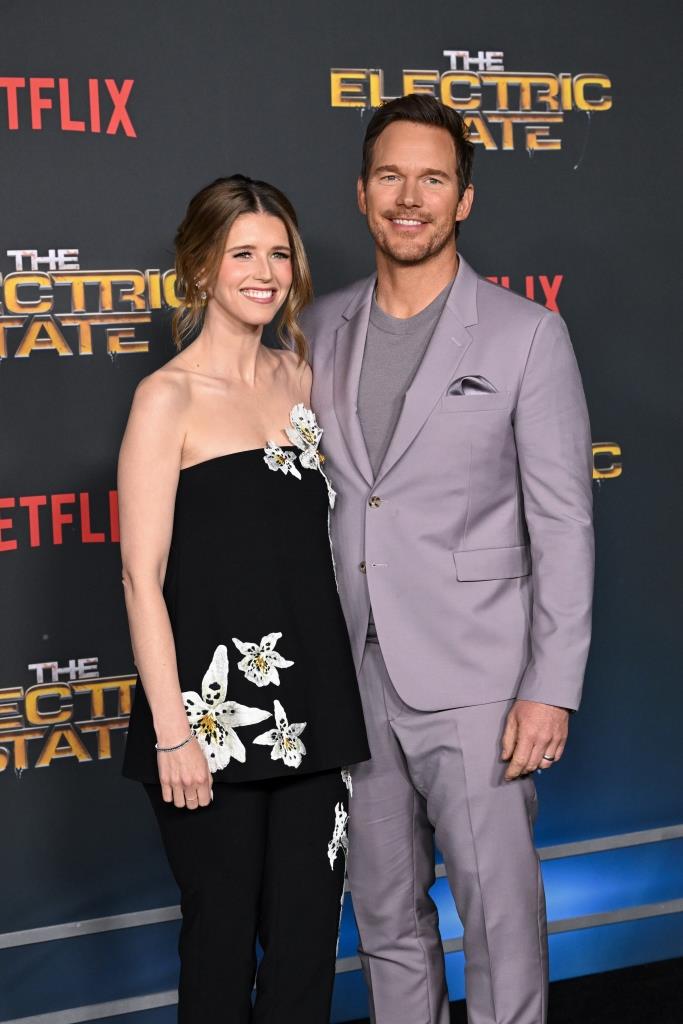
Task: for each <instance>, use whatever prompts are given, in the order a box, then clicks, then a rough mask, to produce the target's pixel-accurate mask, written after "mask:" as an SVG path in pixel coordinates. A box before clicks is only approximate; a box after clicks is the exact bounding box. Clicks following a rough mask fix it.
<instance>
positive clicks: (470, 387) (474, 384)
mask: <svg viewBox="0 0 683 1024" xmlns="http://www.w3.org/2000/svg"><path fill="white" fill-rule="evenodd" d="M497 392H498V388H496V387H495V386H494V385H493V384H492V383H491V381H490V380H487V379H486V377H482V376H480V375H479V374H468V375H467V376H466V377H458V379H457V380H454V381H453V383H452V384H449V386H448V391H447V394H449V395H495V394H497Z"/></svg>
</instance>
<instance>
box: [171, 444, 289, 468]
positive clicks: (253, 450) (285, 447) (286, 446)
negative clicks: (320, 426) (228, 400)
mask: <svg viewBox="0 0 683 1024" xmlns="http://www.w3.org/2000/svg"><path fill="white" fill-rule="evenodd" d="M265 447H266V446H265V445H263V446H262V447H261V448H240V450H239V451H237V452H225V453H224V454H223V455H212V456H211V458H210V459H202V461H201V462H193V463H192V465H191V466H183V468H182V469H181V470H180V472H181V473H189V471H190V470H191V469H197V467H198V466H206V465H208V463H209V462H220V461H221V460H222V459H231V458H233V456H235V455H254V453H256V452H258V454H259V455H263V452H264V450H265ZM279 447H280V448H282V450H283V451H285V450H288V449H294V448H296V445H293V444H281V445H280V446H279Z"/></svg>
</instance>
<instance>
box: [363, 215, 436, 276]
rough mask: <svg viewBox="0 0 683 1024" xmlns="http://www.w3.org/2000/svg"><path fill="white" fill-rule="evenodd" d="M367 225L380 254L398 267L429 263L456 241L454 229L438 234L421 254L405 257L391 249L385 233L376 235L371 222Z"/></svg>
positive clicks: (379, 232) (380, 232) (381, 232)
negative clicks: (450, 243)
mask: <svg viewBox="0 0 683 1024" xmlns="http://www.w3.org/2000/svg"><path fill="white" fill-rule="evenodd" d="M367 223H368V229H369V231H370V234H371V235H372V237H373V240H374V242H375V245H376V246H377V248H378V249H379V250H380V252H382V253H384V255H385V256H386V257H387V258H388V259H390V260H391V261H392V263H395V264H396V265H397V266H400V267H416V266H418V265H419V264H420V263H427V262H429V260H432V259H434V258H435V257H436V256H438V255H439V254H440V253H442V252H443V250H444V249H445V248H446V246H447V245H448V244H449V242H451V241H452V240H453V239H454V230H455V229H454V228H453V229H451V230H449V231H446V232H444V234H443V235H439V234H438V233H437V234H435V235H434V236H433V237H432V238H431V240H430V241H429V242H428V243H427V244H426V246H425V247H424V248H423V249H422V251H421V252H419V253H415V254H414V255H411V256H403V255H401V254H400V253H397V252H394V251H393V250H392V249H391V248H390V246H389V245H388V244H387V241H386V236H385V234H384V232H383V231H378V232H377V233H376V234H375V232H374V231H373V230H372V227H371V226H370V221H369V220H368V222H367Z"/></svg>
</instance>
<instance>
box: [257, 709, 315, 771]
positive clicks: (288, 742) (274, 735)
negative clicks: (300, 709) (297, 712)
mask: <svg viewBox="0 0 683 1024" xmlns="http://www.w3.org/2000/svg"><path fill="white" fill-rule="evenodd" d="M273 709H274V714H275V725H276V726H277V728H275V729H269V730H268V732H263V733H261V735H260V736H257V737H256V739H255V740H254V743H260V744H261V745H262V746H267V747H270V746H272V748H273V749H272V750H271V752H270V758H271V760H272V761H277V760H278V759H282V761H284V763H285V764H286V765H288V766H289V767H290V768H298V767H299V765H300V764H301V760H302V758H303V756H304V754H305V753H306V748H305V746H304V745H303V743H302V742H301V740H300V739H299V736H300V735H301V733H302V732H303V731H304V729H305V728H306V723H305V722H293V723H292V725H290V724H289V722H288V720H287V715H286V713H285V709H284V708H283V706H282V704H281V703H280V701H279V700H276V701H274V702H273Z"/></svg>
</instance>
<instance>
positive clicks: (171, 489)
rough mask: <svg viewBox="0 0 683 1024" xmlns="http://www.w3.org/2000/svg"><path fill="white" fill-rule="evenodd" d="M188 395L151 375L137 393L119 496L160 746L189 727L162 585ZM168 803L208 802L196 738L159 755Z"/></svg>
mask: <svg viewBox="0 0 683 1024" xmlns="http://www.w3.org/2000/svg"><path fill="white" fill-rule="evenodd" d="M187 405H188V396H187V394H186V392H185V385H184V383H183V382H182V380H176V379H174V378H173V377H172V376H171V375H168V374H165V373H155V374H153V375H151V376H150V377H147V378H145V380H143V381H142V382H141V383H140V384H139V385H138V388H137V390H136V392H135V397H134V399H133V405H132V408H131V412H130V416H129V419H128V425H127V427H126V432H125V435H124V438H123V443H122V445H121V452H120V455H119V471H118V494H119V510H120V523H121V559H122V565H123V586H124V594H125V599H126V610H127V612H128V623H129V626H130V636H131V643H132V646H133V657H134V661H135V665H136V666H137V669H138V672H139V673H140V679H141V681H142V685H143V686H144V689H145V693H146V695H147V700H148V701H149V705H150V708H151V711H152V718H153V721H154V729H155V732H156V736H157V743H158V744H159V746H161V747H170V746H174V745H175V744H178V743H181V742H182V741H183V740H184V739H185V738H186V737H187V736H188V735H189V731H190V727H189V724H188V721H187V716H186V714H185V709H184V707H183V701H182V697H181V685H180V680H179V679H178V668H177V665H176V655H175V644H174V641H173V633H172V631H171V623H170V620H169V617H168V611H167V609H166V604H165V601H164V598H163V593H162V587H163V583H164V577H165V575H166V564H167V561H168V552H169V547H170V543H171V533H172V529H173V508H174V504H175V495H176V490H177V486H178V475H179V472H180V458H181V453H182V448H183V440H184V432H185V427H184V423H185V412H186V408H187ZM157 762H158V766H159V779H160V781H161V788H162V795H163V798H164V800H166V801H168V802H170V801H171V800H173V802H174V803H175V804H176V806H177V807H183V806H186V807H189V808H194V807H197V806H198V805H199V806H205V805H206V804H208V802H209V800H210V798H211V773H210V771H209V767H208V764H207V762H206V758H205V757H204V755H203V753H202V751H201V749H200V747H199V744H198V743H197V741H196V740H194V739H193V740H192V741H191V742H190V743H188V744H187V745H185V746H184V747H182V748H181V749H180V750H177V751H173V752H171V753H159V754H158V755H157Z"/></svg>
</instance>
